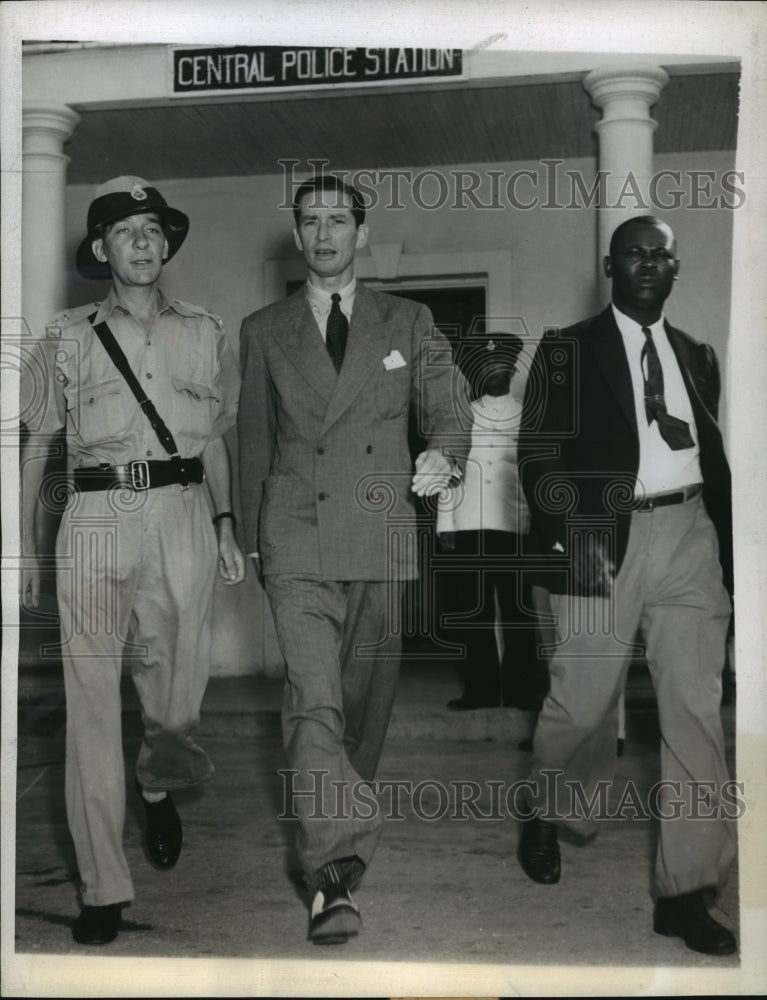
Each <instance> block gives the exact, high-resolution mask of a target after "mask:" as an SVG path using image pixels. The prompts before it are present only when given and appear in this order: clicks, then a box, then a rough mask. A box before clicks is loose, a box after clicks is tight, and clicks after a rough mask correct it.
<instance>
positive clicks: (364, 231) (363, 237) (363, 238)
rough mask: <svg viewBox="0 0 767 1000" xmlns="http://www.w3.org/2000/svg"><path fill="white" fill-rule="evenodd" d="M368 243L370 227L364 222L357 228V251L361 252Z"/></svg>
mask: <svg viewBox="0 0 767 1000" xmlns="http://www.w3.org/2000/svg"><path fill="white" fill-rule="evenodd" d="M367 241H368V227H367V226H366V225H365V223H364V222H363V223H362V225H361V226H358V228H357V243H356V247H357V249H358V250H361V249H362V247H364V246H365V244H366V243H367Z"/></svg>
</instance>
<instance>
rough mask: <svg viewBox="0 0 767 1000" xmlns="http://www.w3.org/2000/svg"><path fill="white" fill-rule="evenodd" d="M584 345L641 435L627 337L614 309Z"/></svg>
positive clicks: (605, 314)
mask: <svg viewBox="0 0 767 1000" xmlns="http://www.w3.org/2000/svg"><path fill="white" fill-rule="evenodd" d="M582 343H584V345H586V346H587V347H588V348H590V349H591V351H592V352H593V354H594V356H595V357H596V359H597V361H598V363H599V365H600V366H601V368H602V370H603V372H604V374H605V378H606V380H607V384H608V385H609V386H610V388H611V389H612V391H613V393H614V395H615V398H616V399H617V401H618V403H619V405H620V408H621V410H622V411H623V415H624V416H625V417H626V420H628V422H629V425H630V426H631V427H632V428H633V430H634V433H635V434H638V431H637V425H636V409H635V405H634V386H633V384H632V381H631V372H630V371H629V363H628V358H627V357H626V349H625V347H624V346H623V337H622V336H621V332H620V330H619V329H618V324H617V323H616V322H615V317H614V316H613V312H612V306H608V307H607V309H605V311H604V312H603V313H601V315H600V316H598V317H597V319H596V322H595V323H594V325H593V326H592V327H591V329H590V330H589V331H588V333H587V334H586V337H584V339H583V341H582Z"/></svg>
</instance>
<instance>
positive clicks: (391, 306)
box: [238, 284, 471, 580]
mask: <svg viewBox="0 0 767 1000" xmlns="http://www.w3.org/2000/svg"><path fill="white" fill-rule="evenodd" d="M241 367H242V378H243V388H242V395H241V398H240V409H239V418H238V419H239V449H240V484H241V504H242V521H243V529H244V534H245V544H246V551H247V552H256V551H257V552H259V554H260V556H261V560H262V565H263V572H264V574H265V575H270V574H282V573H287V574H291V573H298V574H301V575H303V574H316V575H317V576H318V577H319V578H321V579H325V580H386V579H409V578H412V577H414V576H415V575H416V572H417V567H416V540H415V537H414V531H415V508H414V499H413V493H412V491H411V488H410V487H411V477H412V472H413V457H412V456H411V454H410V449H409V445H408V426H409V418H410V415H411V414H412V415H413V416H414V417H415V419H416V420H417V422H418V424H417V429H418V433H419V435H420V436H421V437H422V438H424V439H425V441H426V445H425V446H426V447H427V448H444V450H445V451H446V452H449V453H451V454H452V455H453V456H454V457H455V458H456V459H457V460H458V461H459V464H460V462H461V461H462V460H463V459H464V458H465V455H466V453H467V451H468V446H469V431H470V427H471V409H470V406H469V402H468V398H467V395H466V389H465V383H464V381H463V378H462V376H461V375H460V374H459V373H458V372H457V370H456V369H455V368H454V367H453V365H452V358H451V351H450V345H449V343H448V342H447V340H446V339H445V337H444V336H443V335H442V334H441V333H439V332H438V331H437V330H436V329H435V328H434V327H433V321H432V317H431V314H430V312H429V310H428V309H426V308H425V307H424V306H421V305H419V304H417V303H415V302H412V301H409V300H407V299H402V298H398V297H396V296H392V295H387V294H384V293H380V292H375V291H372V290H370V289H368V288H366V287H365V286H364V285H362V284H358V285H357V290H356V295H355V301H354V310H353V314H352V318H351V322H350V327H349V334H348V340H347V346H346V354H345V358H344V363H343V367H342V369H341V372H340V374H338V375H337V374H336V371H335V368H334V367H333V364H332V362H331V360H330V357H329V355H328V352H327V349H326V347H325V344H324V342H323V340H322V337H321V335H320V332H319V329H318V327H317V322H316V320H315V318H314V314H313V313H312V310H311V308H310V306H309V303H308V301H307V298H306V294H305V290H304V289H303V288H301V289H299V290H298V291H297V292H296V293H295V294H293V295H291V296H289V297H288V298H287V299H285V300H283V301H281V302H278V303H275V304H273V305H270V306H267V307H265V308H264V309H261V310H259V311H258V312H256V313H253V314H252V315H250V316H248V317H246V318H245V320H244V321H243V324H242V331H241Z"/></svg>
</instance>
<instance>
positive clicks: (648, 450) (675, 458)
mask: <svg viewBox="0 0 767 1000" xmlns="http://www.w3.org/2000/svg"><path fill="white" fill-rule="evenodd" d="M612 309H613V315H614V316H615V322H616V323H617V324H618V329H619V330H620V332H621V336H622V337H623V346H624V347H625V349H626V356H627V357H628V361H629V369H630V371H631V383H632V386H633V388H634V408H635V410H636V418H637V429H638V431H639V471H638V473H637V483H636V489H635V495H636V496H637V497H643V496H650V495H652V494H654V493H667V492H669V491H671V490H678V489H681V488H682V487H684V486H693V485H695V484H696V483H701V482H703V476H702V475H701V471H700V449H699V447H698V430H697V427H696V426H695V417H694V416H693V412H692V406H691V405H690V397H689V396H688V395H687V389H686V388H685V384H684V380H683V379H682V372H681V370H680V368H679V363H678V361H677V359H676V355H675V354H674V350H673V348H672V346H671V344H670V343H669V340H668V337H667V336H666V330H665V328H664V325H663V316H661V318H660V319H659V320H658V321H657V322H656V323H653V324H652V325H651V326H650V327H649V329H650V330H651V331H652V338H653V341H654V342H655V348H656V350H657V352H658V358H659V360H660V363H661V367H662V368H663V384H664V389H663V395H664V398H665V400H666V410H667V411H668V413H669V414H671V416H673V417H677V418H678V419H680V420H685V421H686V422H687V423H688V424H689V426H690V434H691V435H692V439H693V441H694V442H695V444H694V445H693V447H691V448H681V449H680V450H679V451H674V450H673V449H671V448H669V446H668V445H667V444H666V442H665V441H664V440H663V438H662V437H661V435H660V431H659V429H658V421H657V420H653V422H652V423H651V424H648V423H647V415H646V413H645V405H644V373H643V371H642V361H641V358H642V348H643V347H644V345H645V343H646V340H647V338H646V337H645V335H644V334H643V333H642V327H641V325H640V324H639V323H637V322H635V321H634V320H633V319H630V318H629V317H628V316H626V315H625V314H624V313H622V312H621V311H620V309H616V307H615V304H613V306H612Z"/></svg>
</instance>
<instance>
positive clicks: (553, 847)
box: [517, 817, 562, 885]
mask: <svg viewBox="0 0 767 1000" xmlns="http://www.w3.org/2000/svg"><path fill="white" fill-rule="evenodd" d="M517 858H518V859H519V863H520V865H521V866H522V871H523V872H524V873H525V875H527V876H528V878H531V879H532V880H533V882H540V883H541V885H554V883H555V882H558V881H559V876H560V874H561V870H562V869H561V861H560V856H559V842H558V836H557V828H556V826H555V825H554V824H553V823H547V822H546V821H545V820H542V819H538V818H537V817H536V818H535V819H526V820H522V835H521V837H520V838H519V847H518V849H517Z"/></svg>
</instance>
